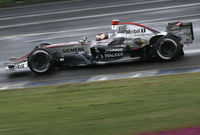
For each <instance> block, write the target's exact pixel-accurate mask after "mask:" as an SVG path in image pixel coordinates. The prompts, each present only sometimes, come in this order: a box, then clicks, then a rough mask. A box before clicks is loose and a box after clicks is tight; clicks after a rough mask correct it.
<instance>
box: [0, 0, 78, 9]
mask: <svg viewBox="0 0 200 135" xmlns="http://www.w3.org/2000/svg"><path fill="white" fill-rule="evenodd" d="M77 1H82V0H70V1H61V2H50V3H43V4H34V5H27V6H17V7H8V8H1V9H0V11H1V10H8V9H19V8H27V7H38V6H45V5H55V4H62V3H72V2H77Z"/></svg>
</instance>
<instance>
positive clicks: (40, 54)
mask: <svg viewBox="0 0 200 135" xmlns="http://www.w3.org/2000/svg"><path fill="white" fill-rule="evenodd" d="M53 64H54V61H53V56H52V54H51V53H50V52H49V51H47V50H46V49H43V48H38V49H36V50H34V51H33V52H31V54H30V55H29V57H28V66H29V68H30V70H31V71H33V72H35V73H37V74H44V73H47V72H48V71H50V70H51V69H52V68H53Z"/></svg>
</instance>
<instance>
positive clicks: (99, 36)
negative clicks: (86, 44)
mask: <svg viewBox="0 0 200 135" xmlns="http://www.w3.org/2000/svg"><path fill="white" fill-rule="evenodd" d="M105 39H108V35H107V34H105V33H102V32H101V33H98V34H97V36H96V40H97V41H100V40H105Z"/></svg>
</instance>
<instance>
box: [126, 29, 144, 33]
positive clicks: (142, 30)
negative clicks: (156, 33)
mask: <svg viewBox="0 0 200 135" xmlns="http://www.w3.org/2000/svg"><path fill="white" fill-rule="evenodd" d="M126 32H127V33H135V34H139V33H146V29H145V28H141V29H133V30H126Z"/></svg>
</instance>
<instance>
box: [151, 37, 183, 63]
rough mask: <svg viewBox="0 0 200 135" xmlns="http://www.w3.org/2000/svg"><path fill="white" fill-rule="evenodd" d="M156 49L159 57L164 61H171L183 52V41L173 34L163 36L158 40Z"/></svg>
mask: <svg viewBox="0 0 200 135" xmlns="http://www.w3.org/2000/svg"><path fill="white" fill-rule="evenodd" d="M155 49H156V53H157V55H158V57H159V58H160V59H161V60H164V61H171V60H174V59H175V58H177V57H178V56H179V55H180V53H181V49H182V48H181V43H180V41H179V40H178V39H177V38H176V37H173V36H169V35H167V36H162V37H161V38H159V39H158V40H157V41H156V44H155Z"/></svg>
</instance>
